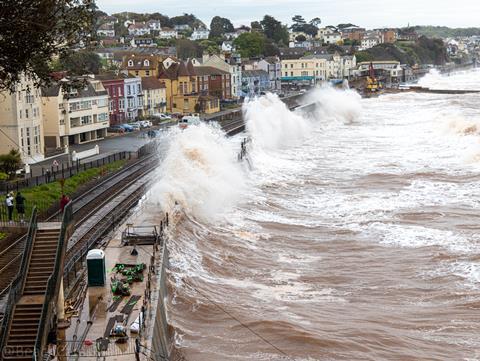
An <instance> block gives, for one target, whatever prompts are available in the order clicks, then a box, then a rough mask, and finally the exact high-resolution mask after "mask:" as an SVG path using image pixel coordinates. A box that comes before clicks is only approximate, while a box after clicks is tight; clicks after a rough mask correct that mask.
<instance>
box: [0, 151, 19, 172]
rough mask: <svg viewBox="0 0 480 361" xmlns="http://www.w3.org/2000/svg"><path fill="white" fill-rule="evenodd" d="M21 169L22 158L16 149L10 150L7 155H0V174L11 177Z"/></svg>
mask: <svg viewBox="0 0 480 361" xmlns="http://www.w3.org/2000/svg"><path fill="white" fill-rule="evenodd" d="M21 167H22V158H21V156H20V152H19V151H18V150H17V149H12V150H10V152H8V153H7V154H2V155H0V172H3V173H6V174H8V175H9V176H10V177H12V176H13V175H14V174H15V172H16V171H17V170H18V169H20V168H21Z"/></svg>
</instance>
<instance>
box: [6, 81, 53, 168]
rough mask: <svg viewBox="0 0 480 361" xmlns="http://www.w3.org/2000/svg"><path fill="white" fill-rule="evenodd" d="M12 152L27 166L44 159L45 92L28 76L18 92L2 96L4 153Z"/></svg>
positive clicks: (18, 86) (17, 88)
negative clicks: (43, 119) (43, 116)
mask: <svg viewBox="0 0 480 361" xmlns="http://www.w3.org/2000/svg"><path fill="white" fill-rule="evenodd" d="M12 149H15V150H18V151H19V152H20V154H21V156H22V160H23V162H24V163H26V164H32V163H37V162H39V161H42V160H43V159H44V143H43V124H42V99H41V93H40V89H38V88H35V87H34V85H33V81H32V80H31V79H29V78H26V77H24V78H23V79H22V81H21V82H20V83H19V84H18V85H17V86H16V88H15V92H13V93H10V92H8V91H5V92H1V93H0V154H5V153H8V152H10V150H12Z"/></svg>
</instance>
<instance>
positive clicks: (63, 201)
mask: <svg viewBox="0 0 480 361" xmlns="http://www.w3.org/2000/svg"><path fill="white" fill-rule="evenodd" d="M68 202H70V198H68V197H67V196H66V195H65V194H62V198H61V199H60V209H61V211H62V212H63V210H64V209H65V206H66V205H67V204H68Z"/></svg>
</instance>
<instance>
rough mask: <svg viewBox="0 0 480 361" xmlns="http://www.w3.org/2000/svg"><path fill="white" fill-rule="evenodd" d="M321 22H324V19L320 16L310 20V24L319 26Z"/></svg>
mask: <svg viewBox="0 0 480 361" xmlns="http://www.w3.org/2000/svg"><path fill="white" fill-rule="evenodd" d="M321 23H322V20H320V18H319V17H316V18H313V19H312V20H310V25H313V26H315V27H317V28H318V27H319V26H320V24H321Z"/></svg>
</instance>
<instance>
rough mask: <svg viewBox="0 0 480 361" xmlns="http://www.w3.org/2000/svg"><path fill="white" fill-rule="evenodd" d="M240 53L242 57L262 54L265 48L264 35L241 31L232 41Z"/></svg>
mask: <svg viewBox="0 0 480 361" xmlns="http://www.w3.org/2000/svg"><path fill="white" fill-rule="evenodd" d="M233 44H234V45H235V46H236V48H237V50H238V51H239V52H240V55H241V56H242V57H244V58H250V57H254V56H259V55H263V53H264V50H265V37H264V36H263V35H262V34H259V33H256V32H253V33H243V34H240V36H239V37H238V38H236V39H235V40H234V41H233Z"/></svg>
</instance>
